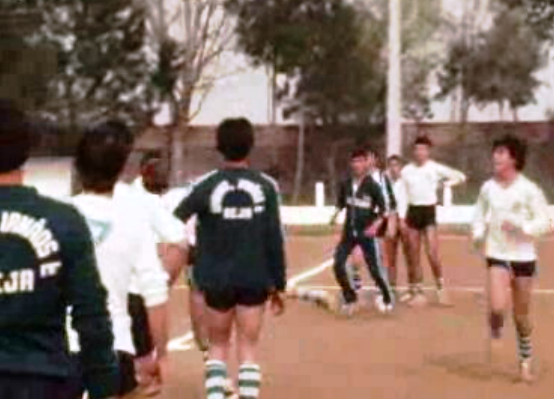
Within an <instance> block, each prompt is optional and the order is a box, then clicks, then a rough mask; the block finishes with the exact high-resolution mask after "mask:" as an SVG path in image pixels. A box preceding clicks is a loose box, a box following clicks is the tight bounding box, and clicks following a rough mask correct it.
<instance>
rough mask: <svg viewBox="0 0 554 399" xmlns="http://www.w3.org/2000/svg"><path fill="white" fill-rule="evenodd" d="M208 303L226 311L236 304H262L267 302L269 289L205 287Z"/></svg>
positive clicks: (212, 306)
mask: <svg viewBox="0 0 554 399" xmlns="http://www.w3.org/2000/svg"><path fill="white" fill-rule="evenodd" d="M202 292H203V293H204V299H205V300H206V304H207V305H208V306H209V307H210V308H212V309H215V310H219V311H221V312H226V311H228V310H231V309H232V308H234V307H235V306H247V307H254V306H261V305H263V304H264V303H266V302H267V300H268V298H269V291H268V290H267V289H252V288H234V287H227V288H222V289H204V290H202Z"/></svg>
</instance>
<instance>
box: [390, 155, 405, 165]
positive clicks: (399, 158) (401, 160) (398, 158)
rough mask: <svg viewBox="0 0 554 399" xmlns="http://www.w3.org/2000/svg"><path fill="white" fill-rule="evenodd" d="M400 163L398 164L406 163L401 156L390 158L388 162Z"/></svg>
mask: <svg viewBox="0 0 554 399" xmlns="http://www.w3.org/2000/svg"><path fill="white" fill-rule="evenodd" d="M395 161H396V162H398V163H404V160H403V159H402V157H401V156H400V155H396V154H395V155H391V156H390V157H388V159H387V162H388V163H391V162H395Z"/></svg>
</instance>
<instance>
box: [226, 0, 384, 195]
mask: <svg viewBox="0 0 554 399" xmlns="http://www.w3.org/2000/svg"><path fill="white" fill-rule="evenodd" d="M226 6H227V9H228V10H229V11H230V12H231V13H233V14H234V15H236V16H237V20H238V21H237V27H236V33H237V36H238V45H239V48H240V49H241V50H242V51H243V52H244V53H246V54H247V55H248V56H249V57H250V59H251V60H252V63H253V64H254V65H255V66H271V67H272V68H273V69H274V70H275V72H276V73H277V74H278V77H279V80H280V81H281V84H280V87H279V95H278V100H279V102H280V103H281V104H282V105H284V106H285V107H284V116H285V117H294V116H295V115H298V114H300V115H302V119H303V120H305V121H306V122H307V123H309V124H310V125H312V126H314V125H315V126H319V127H321V129H320V130H321V132H323V133H325V134H326V138H327V139H328V140H329V142H330V148H329V151H328V153H327V154H326V155H327V156H326V159H327V161H328V162H327V169H328V175H329V180H330V181H331V183H332V187H334V186H335V184H334V183H335V182H336V180H337V176H336V170H335V163H336V156H337V149H338V148H339V146H340V145H341V143H343V142H344V140H345V139H347V140H350V139H355V138H356V136H357V135H358V134H359V132H360V131H364V133H366V134H367V133H368V132H369V131H371V128H370V126H373V125H375V124H382V123H383V121H384V118H385V112H384V111H385V102H384V99H385V93H386V79H385V63H384V59H383V47H384V43H385V40H386V38H385V37H384V29H383V28H384V25H383V21H382V20H379V19H378V18H377V17H376V16H375V14H374V13H372V12H371V11H370V10H368V9H367V8H365V7H363V6H362V5H361V4H360V3H358V2H348V1H343V0H301V1H299V0H275V1H263V2H262V1H258V0H228V1H227V2H226ZM351 126H358V127H359V126H362V128H360V129H359V130H357V129H352V128H351ZM298 165H299V166H300V165H302V162H301V160H299V161H298ZM299 181H301V179H300V178H297V184H296V186H297V187H301V184H300V183H298V182H299ZM296 194H297V193H296ZM296 196H297V195H296Z"/></svg>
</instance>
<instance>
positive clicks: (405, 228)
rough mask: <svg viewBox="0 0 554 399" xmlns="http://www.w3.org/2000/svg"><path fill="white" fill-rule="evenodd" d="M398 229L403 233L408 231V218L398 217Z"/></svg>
mask: <svg viewBox="0 0 554 399" xmlns="http://www.w3.org/2000/svg"><path fill="white" fill-rule="evenodd" d="M398 230H399V231H400V233H401V234H405V233H406V231H408V224H407V223H406V219H398Z"/></svg>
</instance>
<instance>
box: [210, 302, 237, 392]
mask: <svg viewBox="0 0 554 399" xmlns="http://www.w3.org/2000/svg"><path fill="white" fill-rule="evenodd" d="M205 315H206V322H207V326H208V339H209V341H210V348H209V360H208V361H207V362H206V397H207V398H209V399H224V398H225V391H226V385H227V359H228V356H229V347H230V340H231V332H232V329H233V321H234V319H235V309H234V308H232V309H230V310H228V311H218V310H215V309H212V308H210V307H207V308H206V313H205Z"/></svg>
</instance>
